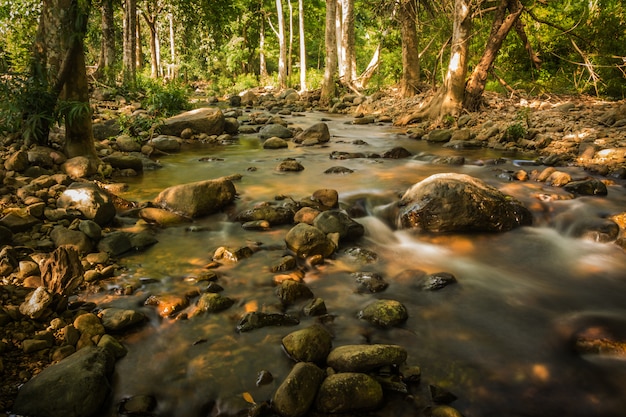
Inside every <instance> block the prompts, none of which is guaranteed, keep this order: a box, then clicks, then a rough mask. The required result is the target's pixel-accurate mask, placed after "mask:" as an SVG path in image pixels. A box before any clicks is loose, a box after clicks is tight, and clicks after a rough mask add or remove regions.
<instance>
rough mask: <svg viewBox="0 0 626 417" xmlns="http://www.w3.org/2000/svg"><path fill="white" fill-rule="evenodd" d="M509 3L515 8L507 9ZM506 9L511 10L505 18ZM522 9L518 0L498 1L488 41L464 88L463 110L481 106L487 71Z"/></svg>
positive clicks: (476, 108)
mask: <svg viewBox="0 0 626 417" xmlns="http://www.w3.org/2000/svg"><path fill="white" fill-rule="evenodd" d="M509 3H515V6H514V7H512V8H511V7H509ZM507 7H509V9H512V10H511V13H510V14H509V15H508V16H506V9H507ZM523 9H524V6H522V5H521V4H520V3H519V0H501V1H500V4H499V5H498V9H497V10H496V14H495V16H494V20H493V24H492V26H491V34H490V35H489V40H488V41H487V45H486V46H485V50H484V52H483V55H482V57H481V58H480V61H479V62H478V64H477V65H476V67H475V68H474V71H473V72H472V75H471V76H470V78H469V80H467V84H466V86H465V96H464V99H463V108H465V109H466V110H469V111H476V110H478V109H479V108H480V106H481V105H482V98H483V93H484V91H485V85H486V83H487V77H488V76H489V71H490V70H491V67H492V66H493V63H494V61H495V60H496V57H497V56H498V52H499V51H500V47H501V46H502V42H503V41H504V39H506V37H507V35H508V34H509V31H510V30H511V28H513V26H514V25H515V22H516V21H517V19H518V18H519V16H520V14H521V13H522V10H523ZM505 16H506V17H505Z"/></svg>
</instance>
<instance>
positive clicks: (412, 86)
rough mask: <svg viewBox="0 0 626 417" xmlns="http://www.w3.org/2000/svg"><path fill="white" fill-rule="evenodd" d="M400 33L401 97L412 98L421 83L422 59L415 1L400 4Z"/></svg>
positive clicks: (404, 1) (403, 1)
mask: <svg viewBox="0 0 626 417" xmlns="http://www.w3.org/2000/svg"><path fill="white" fill-rule="evenodd" d="M399 18H400V25H401V28H400V31H401V38H402V79H401V81H400V95H401V96H402V97H411V96H413V95H415V94H416V93H417V92H418V91H419V88H418V85H419V81H420V57H419V50H418V41H417V27H416V19H417V3H416V1H415V0H402V1H401V2H400V15H399Z"/></svg>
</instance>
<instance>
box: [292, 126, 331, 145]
mask: <svg viewBox="0 0 626 417" xmlns="http://www.w3.org/2000/svg"><path fill="white" fill-rule="evenodd" d="M293 141H294V142H295V143H301V144H306V145H316V144H318V143H326V142H328V141H330V131H329V130H328V125H327V124H326V123H324V122H320V123H316V124H314V125H313V126H311V127H308V128H307V129H305V130H303V131H302V132H300V133H299V134H298V135H297V136H296V137H295V138H294V139H293Z"/></svg>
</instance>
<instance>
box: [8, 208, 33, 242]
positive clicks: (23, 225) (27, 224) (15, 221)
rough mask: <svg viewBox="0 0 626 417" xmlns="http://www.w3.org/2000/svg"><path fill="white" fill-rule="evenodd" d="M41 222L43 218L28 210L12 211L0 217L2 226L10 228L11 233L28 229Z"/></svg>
mask: <svg viewBox="0 0 626 417" xmlns="http://www.w3.org/2000/svg"><path fill="white" fill-rule="evenodd" d="M39 223H41V220H39V219H38V218H36V217H34V216H32V215H30V214H28V213H26V212H15V211H12V212H10V213H7V214H6V215H5V216H4V217H2V218H1V219H0V226H2V227H3V228H5V229H8V230H9V231H10V232H11V233H20V232H25V231H28V230H30V229H32V228H33V227H34V226H35V225H37V224H39ZM11 236H12V235H11Z"/></svg>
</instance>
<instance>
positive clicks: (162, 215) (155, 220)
mask: <svg viewBox="0 0 626 417" xmlns="http://www.w3.org/2000/svg"><path fill="white" fill-rule="evenodd" d="M138 215H139V217H140V218H141V219H142V220H144V221H146V222H147V223H150V224H156V225H159V226H161V227H168V226H176V225H179V224H182V223H188V222H189V221H190V219H189V218H188V217H185V216H181V215H180V214H176V213H173V212H171V211H169V210H165V209H162V208H157V207H145V208H142V209H141V210H139V213H138Z"/></svg>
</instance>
